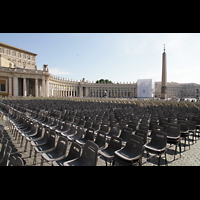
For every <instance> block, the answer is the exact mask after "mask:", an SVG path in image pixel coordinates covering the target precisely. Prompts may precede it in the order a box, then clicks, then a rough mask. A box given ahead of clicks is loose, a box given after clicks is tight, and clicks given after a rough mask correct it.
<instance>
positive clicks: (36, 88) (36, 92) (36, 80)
mask: <svg viewBox="0 0 200 200" xmlns="http://www.w3.org/2000/svg"><path fill="white" fill-rule="evenodd" d="M35 97H38V79H37V78H36V79H35Z"/></svg>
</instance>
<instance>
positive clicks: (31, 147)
mask: <svg viewBox="0 0 200 200" xmlns="http://www.w3.org/2000/svg"><path fill="white" fill-rule="evenodd" d="M32 149H33V146H32V145H30V153H29V158H30V157H31V154H32Z"/></svg>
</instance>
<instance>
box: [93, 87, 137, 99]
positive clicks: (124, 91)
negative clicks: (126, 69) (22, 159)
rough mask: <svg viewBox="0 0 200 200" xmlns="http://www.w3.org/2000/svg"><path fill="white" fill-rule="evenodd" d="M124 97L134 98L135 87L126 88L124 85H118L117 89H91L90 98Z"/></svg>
mask: <svg viewBox="0 0 200 200" xmlns="http://www.w3.org/2000/svg"><path fill="white" fill-rule="evenodd" d="M105 94H106V96H107V97H111V98H112V97H119V98H121V97H124V98H134V97H135V88H134V87H124V86H123V85H122V86H121V85H117V86H115V87H90V97H104V96H105Z"/></svg>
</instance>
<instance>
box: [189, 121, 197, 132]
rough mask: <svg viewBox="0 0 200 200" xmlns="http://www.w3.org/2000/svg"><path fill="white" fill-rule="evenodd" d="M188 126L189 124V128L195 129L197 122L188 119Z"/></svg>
mask: <svg viewBox="0 0 200 200" xmlns="http://www.w3.org/2000/svg"><path fill="white" fill-rule="evenodd" d="M188 126H189V130H195V129H196V122H195V121H190V120H188Z"/></svg>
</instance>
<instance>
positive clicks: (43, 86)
mask: <svg viewBox="0 0 200 200" xmlns="http://www.w3.org/2000/svg"><path fill="white" fill-rule="evenodd" d="M42 96H43V97H45V79H44V78H43V79H42Z"/></svg>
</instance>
